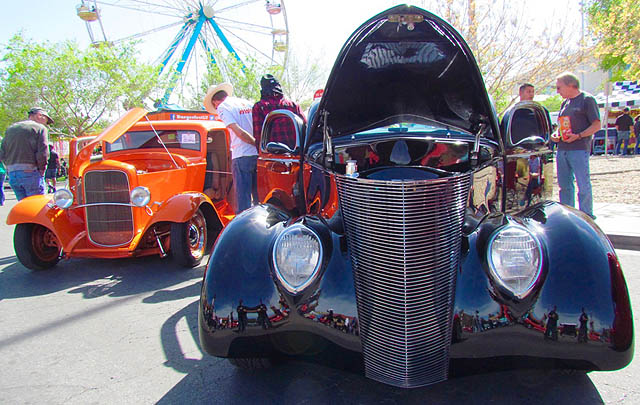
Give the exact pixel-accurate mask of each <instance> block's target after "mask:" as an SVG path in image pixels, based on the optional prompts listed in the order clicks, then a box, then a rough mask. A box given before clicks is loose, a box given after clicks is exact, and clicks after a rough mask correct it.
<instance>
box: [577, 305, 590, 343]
mask: <svg viewBox="0 0 640 405" xmlns="http://www.w3.org/2000/svg"><path fill="white" fill-rule="evenodd" d="M578 321H579V322H580V327H579V329H578V342H582V343H587V323H588V322H589V317H588V316H587V313H586V312H585V310H584V308H582V313H581V314H580V318H578Z"/></svg>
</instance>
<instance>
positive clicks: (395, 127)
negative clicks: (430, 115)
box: [352, 122, 468, 138]
mask: <svg viewBox="0 0 640 405" xmlns="http://www.w3.org/2000/svg"><path fill="white" fill-rule="evenodd" d="M384 133H388V134H398V133H421V134H426V135H432V136H440V135H451V134H452V133H456V134H466V133H465V132H461V131H460V130H457V129H452V128H443V127H437V126H433V125H425V124H416V123H412V122H400V123H396V124H392V125H385V126H382V127H377V128H373V129H369V130H367V131H360V132H358V133H356V134H353V135H352V137H355V138H359V137H366V136H368V135H372V134H384ZM467 135H468V134H467Z"/></svg>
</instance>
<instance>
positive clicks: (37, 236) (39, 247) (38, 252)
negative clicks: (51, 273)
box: [13, 224, 62, 270]
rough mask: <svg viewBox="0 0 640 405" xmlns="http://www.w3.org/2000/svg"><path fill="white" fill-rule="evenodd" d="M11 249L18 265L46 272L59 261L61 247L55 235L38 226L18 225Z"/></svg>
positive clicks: (47, 229)
mask: <svg viewBox="0 0 640 405" xmlns="http://www.w3.org/2000/svg"><path fill="white" fill-rule="evenodd" d="M13 247H14V249H15V251H16V256H17V257H18V260H20V263H22V265H23V266H24V267H26V268H28V269H31V270H46V269H49V268H51V267H53V266H55V265H56V264H57V263H58V262H59V261H60V253H61V252H62V247H61V244H60V242H59V241H58V238H57V237H56V235H55V234H54V233H53V232H52V231H51V230H50V229H49V228H47V227H44V226H42V225H38V224H18V225H16V230H15V232H14V233H13Z"/></svg>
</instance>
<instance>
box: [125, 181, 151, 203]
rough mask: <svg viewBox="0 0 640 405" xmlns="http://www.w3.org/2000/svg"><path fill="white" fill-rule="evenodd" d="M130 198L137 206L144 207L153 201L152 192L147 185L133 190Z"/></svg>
mask: <svg viewBox="0 0 640 405" xmlns="http://www.w3.org/2000/svg"><path fill="white" fill-rule="evenodd" d="M130 198H131V204H133V205H135V206H136V207H144V206H145V205H147V204H149V201H151V192H150V191H149V189H148V188H146V187H143V186H138V187H136V188H134V189H133V190H131V194H130Z"/></svg>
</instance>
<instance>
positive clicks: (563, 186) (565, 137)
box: [551, 72, 600, 218]
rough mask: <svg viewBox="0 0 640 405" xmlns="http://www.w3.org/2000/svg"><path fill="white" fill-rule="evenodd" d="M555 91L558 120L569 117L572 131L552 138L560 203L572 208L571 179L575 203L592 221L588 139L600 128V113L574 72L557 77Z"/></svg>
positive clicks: (589, 143)
mask: <svg viewBox="0 0 640 405" xmlns="http://www.w3.org/2000/svg"><path fill="white" fill-rule="evenodd" d="M556 90H557V91H558V94H560V96H562V98H564V101H563V102H562V106H561V108H560V113H559V114H558V117H559V118H558V119H560V117H569V120H570V122H571V132H570V133H566V134H562V135H561V134H560V131H558V133H556V134H554V136H552V137H551V139H552V141H554V142H557V144H558V152H557V155H556V165H557V170H558V186H559V187H560V202H561V203H562V204H566V205H569V206H571V207H575V187H574V184H573V183H574V179H575V182H576V183H577V184H578V204H579V208H580V210H581V211H583V212H585V213H586V214H587V215H589V216H590V217H592V218H595V217H594V216H593V195H592V192H591V177H590V173H589V152H590V150H591V136H592V135H593V134H594V133H595V132H596V131H597V130H599V129H600V111H599V110H598V104H597V103H596V100H595V98H593V96H592V95H590V94H588V93H585V92H582V91H580V81H579V80H578V78H577V77H576V76H575V75H574V74H573V73H569V72H567V73H563V74H561V75H560V76H558V77H557V78H556Z"/></svg>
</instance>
